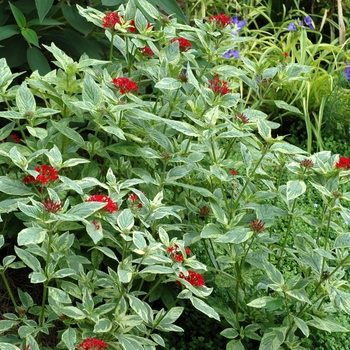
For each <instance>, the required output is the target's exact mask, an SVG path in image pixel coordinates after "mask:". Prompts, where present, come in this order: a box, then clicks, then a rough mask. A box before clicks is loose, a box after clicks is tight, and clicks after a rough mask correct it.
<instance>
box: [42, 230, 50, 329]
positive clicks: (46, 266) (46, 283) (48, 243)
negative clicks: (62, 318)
mask: <svg viewBox="0 0 350 350" xmlns="http://www.w3.org/2000/svg"><path fill="white" fill-rule="evenodd" d="M48 236H49V239H48V242H47V253H46V259H45V262H46V265H45V276H46V281H45V282H44V290H43V299H42V302H41V311H40V317H39V327H43V325H44V316H45V305H46V299H47V292H48V286H49V281H50V278H49V276H48V272H49V264H50V255H51V250H52V249H51V245H52V231H51V230H48Z"/></svg>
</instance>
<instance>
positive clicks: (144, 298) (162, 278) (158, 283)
mask: <svg viewBox="0 0 350 350" xmlns="http://www.w3.org/2000/svg"><path fill="white" fill-rule="evenodd" d="M163 280H164V276H161V277H160V278H158V280H157V282H156V283H155V284H154V285H153V287H152V288H151V289H150V290H149V292H148V293H147V294H146V295H145V296H144V297H143V298H142V301H145V300H146V299H147V298H148V297H149V296H150V295H151V294H152V293H153V291H154V290H155V289H156V288H157V287H158V286H159V285H160V283H161V282H162V281H163Z"/></svg>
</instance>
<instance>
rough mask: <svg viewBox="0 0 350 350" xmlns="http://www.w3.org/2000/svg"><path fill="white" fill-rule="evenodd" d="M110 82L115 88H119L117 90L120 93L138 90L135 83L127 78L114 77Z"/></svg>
mask: <svg viewBox="0 0 350 350" xmlns="http://www.w3.org/2000/svg"><path fill="white" fill-rule="evenodd" d="M112 83H113V84H114V86H115V87H116V88H118V89H119V92H120V93H121V94H122V95H125V94H126V93H128V92H137V91H138V90H139V88H138V86H137V84H136V83H135V82H134V81H132V80H130V79H129V78H125V77H121V78H114V79H113V80H112Z"/></svg>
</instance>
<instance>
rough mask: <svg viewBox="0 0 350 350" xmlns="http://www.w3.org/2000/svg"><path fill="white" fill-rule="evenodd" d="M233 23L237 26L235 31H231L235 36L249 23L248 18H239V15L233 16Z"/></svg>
mask: <svg viewBox="0 0 350 350" xmlns="http://www.w3.org/2000/svg"><path fill="white" fill-rule="evenodd" d="M231 23H232V24H233V25H235V26H236V28H235V30H234V31H233V32H231V34H232V35H233V36H237V33H239V32H240V31H241V30H242V28H243V27H244V26H245V25H246V24H247V21H246V20H244V19H243V20H241V21H240V20H238V16H234V17H233V18H231Z"/></svg>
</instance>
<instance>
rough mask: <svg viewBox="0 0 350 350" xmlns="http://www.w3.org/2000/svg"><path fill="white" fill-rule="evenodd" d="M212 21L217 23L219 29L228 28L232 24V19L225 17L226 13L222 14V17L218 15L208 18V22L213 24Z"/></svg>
mask: <svg viewBox="0 0 350 350" xmlns="http://www.w3.org/2000/svg"><path fill="white" fill-rule="evenodd" d="M212 21H215V22H216V24H217V25H218V26H219V27H222V28H224V27H226V26H228V25H229V24H231V23H232V22H231V18H230V17H229V16H227V15H225V14H224V13H223V14H221V15H216V16H211V17H209V18H208V22H212Z"/></svg>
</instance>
